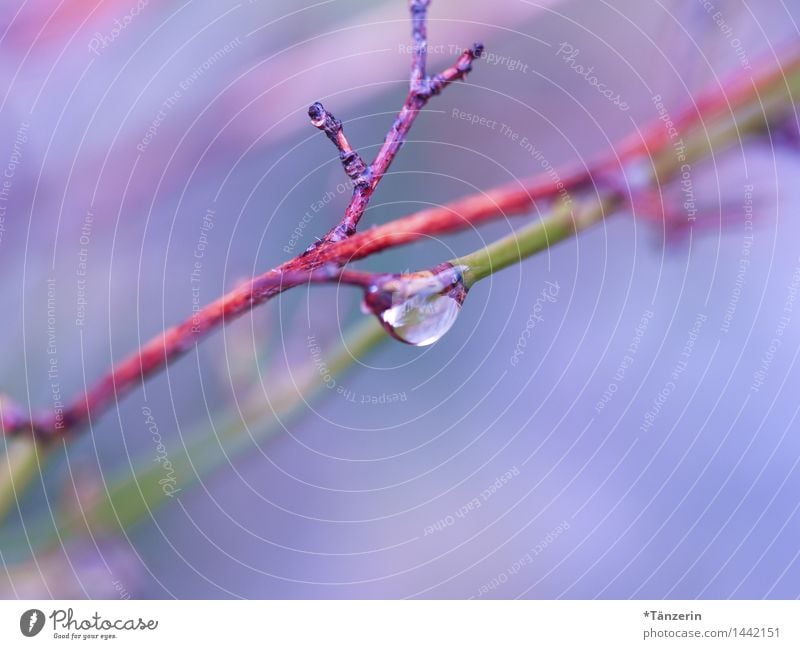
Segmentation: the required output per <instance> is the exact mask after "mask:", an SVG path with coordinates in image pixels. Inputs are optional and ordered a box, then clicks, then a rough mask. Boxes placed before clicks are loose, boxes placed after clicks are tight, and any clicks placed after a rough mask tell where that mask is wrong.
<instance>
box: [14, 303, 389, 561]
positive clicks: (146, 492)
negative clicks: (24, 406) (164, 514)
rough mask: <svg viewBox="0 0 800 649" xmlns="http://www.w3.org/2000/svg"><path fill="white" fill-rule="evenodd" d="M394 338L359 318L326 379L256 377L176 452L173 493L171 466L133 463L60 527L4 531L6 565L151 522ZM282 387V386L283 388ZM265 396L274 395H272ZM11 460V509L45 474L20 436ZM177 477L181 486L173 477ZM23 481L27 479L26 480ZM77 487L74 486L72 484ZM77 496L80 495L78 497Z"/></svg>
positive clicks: (59, 516)
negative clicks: (234, 403)
mask: <svg viewBox="0 0 800 649" xmlns="http://www.w3.org/2000/svg"><path fill="white" fill-rule="evenodd" d="M386 339H388V337H387V335H386V333H385V332H384V330H383V328H382V327H381V326H380V325H379V324H378V322H377V321H376V320H374V319H373V318H364V319H361V320H359V321H358V322H357V323H356V324H355V325H354V326H353V327H352V328H351V329H349V330H348V331H346V332H345V333H344V335H343V336H342V337H341V338H340V340H339V342H338V343H337V344H336V346H335V347H334V348H333V349H332V350H331V352H329V353H328V354H326V355H324V356H323V357H322V359H321V361H320V362H321V363H324V364H325V368H326V372H325V376H324V377H323V375H322V373H321V372H320V370H319V367H318V365H317V364H316V363H309V364H307V365H306V366H305V367H303V368H301V369H299V370H297V371H293V372H292V376H291V378H289V377H286V376H281V377H280V379H283V380H278V381H275V382H274V383H273V384H270V385H269V386H266V387H265V388H264V389H262V386H261V383H260V382H258V380H257V377H256V378H255V380H254V382H255V384H257V386H258V387H257V388H255V387H254V388H253V389H252V391H251V392H250V393H249V394H248V395H246V396H245V397H244V398H243V399H241V400H240V401H239V402H238V407H237V408H233V409H231V410H232V411H233V412H230V411H229V412H226V413H225V414H224V415H222V416H220V417H218V418H217V419H216V420H215V421H212V422H211V426H210V427H209V426H208V425H206V426H203V427H202V430H198V431H192V432H190V433H188V434H187V435H186V436H185V437H184V447H183V449H180V450H178V449H175V450H173V449H170V453H169V459H170V462H171V471H170V482H169V488H165V486H166V485H165V484H164V476H165V469H164V466H163V465H162V464H161V463H159V462H154V461H153V458H152V457H149V456H148V457H143V458H141V459H140V460H139V461H138V462H137V463H135V464H134V463H132V464H131V466H130V469H129V470H125V471H121V472H120V473H119V475H117V476H115V477H110V478H108V479H105V480H104V485H105V486H104V487H103V485H101V486H100V487H99V488H98V489H97V490H94V491H95V495H93V496H92V495H89V496H88V497H86V498H81V499H80V502H78V503H76V506H75V507H70V508H61V509H62V511H58V512H56V513H55V515H56V521H55V524H54V523H53V521H52V520H51V519H50V516H49V514H47V515H45V516H44V517H42V516H40V517H39V518H38V519H35V521H34V523H33V524H31V523H29V522H27V521H26V522H25V529H23V530H14V531H12V530H9V529H8V526H6V528H5V529H3V528H0V560H2V561H3V562H5V563H13V562H15V561H19V560H24V559H29V558H30V553H31V550H33V551H34V552H39V551H42V550H44V549H47V548H50V547H53V546H54V545H57V544H59V543H61V542H63V541H65V540H66V539H68V538H70V537H73V536H76V535H81V534H89V533H91V534H92V535H93V536H98V535H99V536H103V535H109V534H115V533H119V531H120V530H128V529H129V528H130V527H132V526H133V525H135V524H136V523H138V522H141V521H145V520H148V519H150V518H152V517H153V516H154V514H155V512H156V510H158V509H159V508H161V507H162V506H163V505H166V504H169V503H170V502H171V501H172V500H174V499H176V498H180V497H181V496H183V495H184V494H185V493H186V491H185V490H186V489H188V488H189V487H191V486H192V485H195V484H197V483H198V482H199V481H201V480H203V479H206V478H208V477H209V475H211V474H212V473H213V472H215V471H216V470H218V469H221V468H224V467H225V466H228V465H229V464H232V463H233V462H234V461H235V460H236V459H237V458H240V457H241V456H242V455H244V454H245V453H247V452H250V453H252V452H253V449H254V446H255V445H256V444H260V443H263V442H264V441H265V440H267V439H269V438H271V437H273V436H274V435H275V434H276V433H279V432H280V431H281V430H283V426H284V425H286V424H287V422H289V421H291V420H293V419H296V418H297V416H298V415H301V414H303V413H304V412H306V407H307V401H308V400H310V399H313V398H314V397H319V396H322V395H323V394H324V393H325V391H326V387H325V380H324V379H325V378H326V377H327V376H332V377H337V376H339V375H341V374H343V373H344V372H345V371H346V370H347V369H348V368H349V367H350V366H351V365H352V364H353V363H354V362H355V361H357V360H359V359H361V358H363V357H364V356H366V354H367V353H369V352H370V351H371V350H372V349H373V348H375V346H376V345H378V343H380V342H381V341H383V340H386ZM278 386H280V387H278ZM265 392H266V393H267V394H268V401H267V397H266V396H265ZM14 443H16V444H18V445H19V446H17V447H16V449H13V452H14V453H15V455H14V456H13V457H12V456H9V463H13V464H14V466H15V467H16V468H15V471H14V473H15V475H14V480H15V483H14V488H10V489H6V486H7V485H0V486H2V487H3V494H2V497H3V502H7V503H8V506H9V507H13V506H14V504H15V503H16V497H17V495H18V494H20V492H21V490H22V489H21V486H23V485H24V480H29V479H30V478H31V477H32V476H35V475H38V472H39V468H40V467H39V463H38V462H37V461H36V459H35V454H34V455H33V456H31V454H30V450H31V449H32V447H33V442H32V441H31V440H30V438H19V439H17V440H15V441H14V442H12V444H14ZM173 477H174V482H173V481H172V478H173ZM20 480H22V481H23V482H20ZM70 488H71V486H70ZM76 497H78V496H77V495H76Z"/></svg>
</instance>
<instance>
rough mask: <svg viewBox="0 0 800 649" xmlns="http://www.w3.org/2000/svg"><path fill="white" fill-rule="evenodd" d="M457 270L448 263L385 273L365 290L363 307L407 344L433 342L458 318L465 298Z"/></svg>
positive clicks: (427, 343) (420, 344)
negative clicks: (390, 273) (434, 267)
mask: <svg viewBox="0 0 800 649" xmlns="http://www.w3.org/2000/svg"><path fill="white" fill-rule="evenodd" d="M466 293H467V291H466V289H465V288H464V283H463V280H462V278H461V274H460V272H459V271H458V270H457V269H455V268H454V267H453V266H450V265H449V264H448V265H446V266H443V267H439V268H437V269H434V270H433V271H423V272H420V273H411V274H406V275H385V276H382V277H381V278H380V280H378V281H377V282H376V283H374V284H373V285H372V286H370V287H369V288H368V289H367V292H366V294H365V296H364V302H363V309H364V311H365V312H367V313H373V314H374V315H375V316H376V317H377V318H378V319H379V320H380V322H381V324H382V325H383V327H384V329H386V331H388V332H389V333H390V334H391V335H392V336H393V337H394V338H396V339H397V340H399V341H401V342H404V343H407V344H409V345H416V346H417V347H424V346H425V345H432V344H433V343H435V342H436V341H438V340H439V339H440V338H441V337H442V336H444V335H445V334H446V333H447V332H448V331H449V330H450V328H451V327H452V326H453V324H454V323H455V321H456V318H457V317H458V313H459V311H460V310H461V305H462V304H463V303H464V298H465V297H466Z"/></svg>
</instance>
